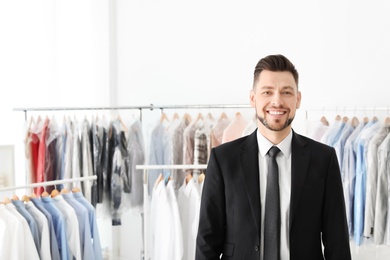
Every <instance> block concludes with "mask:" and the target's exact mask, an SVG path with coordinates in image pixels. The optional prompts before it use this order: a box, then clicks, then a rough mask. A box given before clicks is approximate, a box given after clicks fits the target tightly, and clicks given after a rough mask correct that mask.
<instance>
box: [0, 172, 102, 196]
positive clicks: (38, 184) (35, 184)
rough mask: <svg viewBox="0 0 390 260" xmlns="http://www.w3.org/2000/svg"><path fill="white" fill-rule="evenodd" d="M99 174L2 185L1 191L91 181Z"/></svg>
mask: <svg viewBox="0 0 390 260" xmlns="http://www.w3.org/2000/svg"><path fill="white" fill-rule="evenodd" d="M96 179H97V176H96V175H92V176H86V177H79V178H72V179H63V180H56V181H45V182H37V183H31V184H26V185H20V186H13V187H2V188H0V192H2V191H9V190H19V189H28V188H36V187H45V186H52V185H58V184H63V183H70V182H78V181H89V180H96Z"/></svg>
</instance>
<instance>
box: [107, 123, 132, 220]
mask: <svg viewBox="0 0 390 260" xmlns="http://www.w3.org/2000/svg"><path fill="white" fill-rule="evenodd" d="M111 131H112V137H111V141H110V142H111V143H110V145H111V148H110V150H111V151H110V152H112V157H111V156H110V158H112V161H111V163H112V164H111V176H110V193H109V196H110V212H111V216H112V225H113V226H117V225H121V224H122V223H121V215H122V213H123V212H124V211H125V210H126V209H127V208H128V204H127V203H125V202H126V197H125V196H124V194H123V193H124V192H129V190H130V188H129V186H128V184H129V182H128V180H127V174H126V172H127V165H128V163H127V161H126V160H128V154H127V150H126V136H125V133H124V131H122V130H121V127H120V124H119V122H118V121H117V122H114V123H113V124H112V127H111Z"/></svg>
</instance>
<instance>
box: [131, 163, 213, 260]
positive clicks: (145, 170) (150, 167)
mask: <svg viewBox="0 0 390 260" xmlns="http://www.w3.org/2000/svg"><path fill="white" fill-rule="evenodd" d="M206 168H207V164H172V165H136V166H135V169H136V170H143V179H144V213H142V214H141V217H142V236H143V239H142V248H143V249H142V250H141V260H144V259H145V257H146V256H148V255H147V254H146V253H147V247H145V245H147V238H148V236H147V233H145V230H146V229H147V225H146V222H145V219H144V214H145V212H146V209H147V205H146V203H145V202H147V201H148V194H147V190H148V187H147V185H148V181H147V180H148V170H178V169H180V170H202V169H206Z"/></svg>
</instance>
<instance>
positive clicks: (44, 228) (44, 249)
mask: <svg viewBox="0 0 390 260" xmlns="http://www.w3.org/2000/svg"><path fill="white" fill-rule="evenodd" d="M25 207H26V210H27V211H28V212H29V213H30V214H31V216H32V217H33V218H34V219H35V221H36V223H37V227H38V235H39V243H40V248H39V256H40V259H41V260H50V259H52V257H51V253H50V243H48V241H50V233H49V224H48V221H47V219H46V217H45V215H44V214H43V213H42V212H41V211H40V210H39V209H38V208H37V207H36V206H35V205H34V203H33V202H31V201H27V202H25ZM54 259H55V258H54Z"/></svg>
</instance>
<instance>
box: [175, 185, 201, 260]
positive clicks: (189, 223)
mask: <svg viewBox="0 0 390 260" xmlns="http://www.w3.org/2000/svg"><path fill="white" fill-rule="evenodd" d="M177 201H178V206H179V213H180V221H181V226H182V231H183V259H195V248H196V236H197V234H198V224H199V210H200V187H199V183H198V182H197V181H196V180H195V178H191V179H190V180H189V181H188V183H187V182H186V180H185V181H184V182H183V184H182V185H181V187H180V189H179V191H178V198H177Z"/></svg>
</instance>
